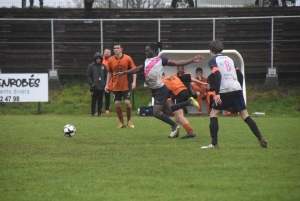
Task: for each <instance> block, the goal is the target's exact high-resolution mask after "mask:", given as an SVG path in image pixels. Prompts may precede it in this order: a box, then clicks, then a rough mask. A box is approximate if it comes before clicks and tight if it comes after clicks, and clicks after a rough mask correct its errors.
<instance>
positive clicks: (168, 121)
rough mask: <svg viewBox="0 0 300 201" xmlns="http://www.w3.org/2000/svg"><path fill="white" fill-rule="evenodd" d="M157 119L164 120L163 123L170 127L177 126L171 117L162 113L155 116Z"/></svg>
mask: <svg viewBox="0 0 300 201" xmlns="http://www.w3.org/2000/svg"><path fill="white" fill-rule="evenodd" d="M154 117H155V118H157V119H159V120H162V121H163V122H165V123H167V124H169V125H170V126H175V124H176V123H175V122H174V121H173V120H172V119H170V117H168V115H166V114H164V113H160V115H154Z"/></svg>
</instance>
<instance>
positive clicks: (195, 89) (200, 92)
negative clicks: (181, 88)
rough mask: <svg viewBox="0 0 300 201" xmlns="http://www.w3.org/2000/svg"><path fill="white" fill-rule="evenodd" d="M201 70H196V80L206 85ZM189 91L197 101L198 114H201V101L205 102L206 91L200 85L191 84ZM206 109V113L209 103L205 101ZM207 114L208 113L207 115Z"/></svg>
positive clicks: (205, 79)
mask: <svg viewBox="0 0 300 201" xmlns="http://www.w3.org/2000/svg"><path fill="white" fill-rule="evenodd" d="M202 75H203V70H202V68H197V69H196V77H195V78H196V79H197V80H199V81H202V82H204V83H207V78H205V77H203V76H202ZM191 90H192V93H193V94H196V95H197V99H196V100H197V101H198V104H199V106H200V109H198V114H202V100H203V99H204V100H207V95H208V94H207V89H206V88H205V87H203V86H202V85H200V84H198V83H194V82H192V83H191ZM206 107H207V112H209V103H208V102H207V101H206ZM208 114H209V113H208Z"/></svg>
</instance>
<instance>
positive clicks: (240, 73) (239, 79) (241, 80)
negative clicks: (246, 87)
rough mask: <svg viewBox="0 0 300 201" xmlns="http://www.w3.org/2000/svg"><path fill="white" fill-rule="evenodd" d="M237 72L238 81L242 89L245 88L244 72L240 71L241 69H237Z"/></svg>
mask: <svg viewBox="0 0 300 201" xmlns="http://www.w3.org/2000/svg"><path fill="white" fill-rule="evenodd" d="M235 71H236V75H237V78H238V81H239V83H240V85H241V87H243V81H244V76H243V74H242V72H241V71H240V69H239V68H235Z"/></svg>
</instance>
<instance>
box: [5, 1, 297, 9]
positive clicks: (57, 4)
mask: <svg viewBox="0 0 300 201" xmlns="http://www.w3.org/2000/svg"><path fill="white" fill-rule="evenodd" d="M173 1H174V2H180V3H182V2H187V3H190V4H191V3H192V4H193V5H194V6H192V7H197V8H201V7H244V6H254V5H255V2H256V0H185V1H183V0H173ZM262 1H265V2H267V1H268V0H267V1H266V0H262ZM296 1H298V2H299V1H300V0H296ZM83 2H84V0H43V4H44V8H83V7H84V3H83ZM24 3H25V4H24ZM24 3H23V4H24V6H23V7H29V0H26V1H25V2H24ZM171 4H172V0H152V1H146V0H145V1H137V0H95V3H94V5H93V6H94V7H97V8H170V7H171ZM296 4H297V3H296ZM288 5H289V6H292V5H293V4H292V3H291V2H288ZM34 6H36V7H39V0H35V1H34ZM1 7H5V8H11V7H17V8H22V0H1V1H0V8H1Z"/></svg>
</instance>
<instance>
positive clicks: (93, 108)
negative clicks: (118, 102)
mask: <svg viewBox="0 0 300 201" xmlns="http://www.w3.org/2000/svg"><path fill="white" fill-rule="evenodd" d="M91 99H92V100H91V117H93V116H95V111H96V101H97V94H96V91H91Z"/></svg>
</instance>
